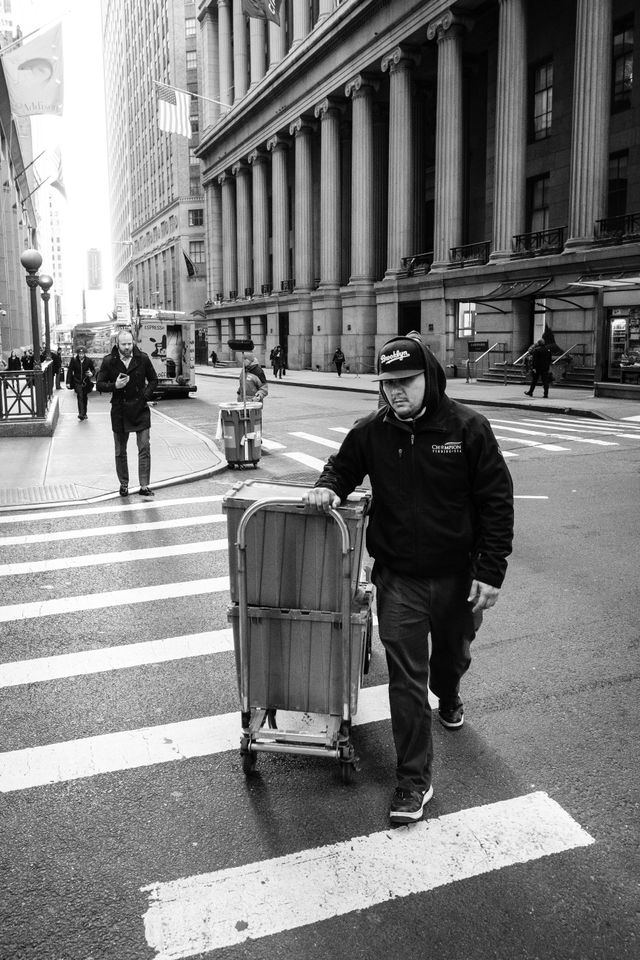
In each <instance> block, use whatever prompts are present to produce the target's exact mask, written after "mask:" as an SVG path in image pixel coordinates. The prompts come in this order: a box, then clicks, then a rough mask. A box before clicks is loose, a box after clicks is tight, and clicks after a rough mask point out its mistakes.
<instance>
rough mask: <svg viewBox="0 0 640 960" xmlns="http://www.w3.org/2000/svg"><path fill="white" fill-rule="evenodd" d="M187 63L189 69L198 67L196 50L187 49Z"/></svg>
mask: <svg viewBox="0 0 640 960" xmlns="http://www.w3.org/2000/svg"><path fill="white" fill-rule="evenodd" d="M186 65H187V70H197V69H198V54H197V51H196V50H187V57H186Z"/></svg>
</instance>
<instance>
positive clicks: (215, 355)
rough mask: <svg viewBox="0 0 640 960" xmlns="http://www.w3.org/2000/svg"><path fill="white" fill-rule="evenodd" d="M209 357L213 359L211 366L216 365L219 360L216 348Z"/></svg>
mask: <svg viewBox="0 0 640 960" xmlns="http://www.w3.org/2000/svg"><path fill="white" fill-rule="evenodd" d="M209 357H210V359H211V366H212V367H215V365H216V363H217V362H218V354H217V353H216V352H215V350H212V351H211V353H210V354H209Z"/></svg>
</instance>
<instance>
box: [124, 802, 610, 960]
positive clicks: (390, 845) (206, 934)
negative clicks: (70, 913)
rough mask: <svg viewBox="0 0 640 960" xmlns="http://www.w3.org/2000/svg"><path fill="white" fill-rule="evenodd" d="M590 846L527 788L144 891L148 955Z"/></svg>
mask: <svg viewBox="0 0 640 960" xmlns="http://www.w3.org/2000/svg"><path fill="white" fill-rule="evenodd" d="M345 802H349V801H348V800H345ZM593 843H595V841H594V838H593V837H592V836H590V834H588V833H587V832H586V830H584V829H583V828H582V827H581V826H580V825H579V824H578V823H577V822H576V821H575V820H574V819H573V818H572V817H571V816H570V815H569V814H568V813H567V812H566V811H565V810H563V809H562V807H561V806H560V805H559V804H558V803H556V801H555V800H552V799H551V798H550V797H549V796H548V795H547V794H546V793H543V792H536V793H530V794H525V795H524V796H521V797H514V798H513V799H511V800H502V801H498V802H496V803H490V804H485V805H483V806H477V807H470V808H468V809H466V810H460V811H458V812H456V813H451V814H445V815H443V816H441V817H438V818H437V819H433V820H423V821H421V822H420V823H417V824H414V825H412V826H410V827H405V828H403V829H395V830H383V831H380V832H377V833H371V834H369V835H368V836H359V837H351V838H349V839H348V840H343V841H340V842H338V843H332V844H328V845H326V846H323V847H315V848H312V849H309V850H300V851H297V852H295V853H291V854H287V855H285V856H281V857H273V858H272V859H269V860H264V861H262V862H256V863H249V864H243V865H241V866H237V867H231V868H228V869H225V870H218V871H216V872H212V873H204V874H200V875H196V876H192V877H182V878H180V879H178V880H173V881H169V882H161V883H154V884H151V885H149V886H145V887H142V888H141V892H142V893H146V894H148V895H149V907H148V909H147V912H146V913H145V915H144V930H145V936H146V940H147V944H148V945H149V947H151V948H152V949H154V950H155V951H156V954H155V957H156V960H180V958H187V957H193V956H196V955H198V956H200V955H202V954H205V953H209V952H210V951H213V950H217V949H223V948H225V947H231V946H236V945H238V944H241V943H244V942H245V941H247V940H251V941H255V940H259V939H261V938H263V937H267V936H272V935H273V934H277V933H282V932H283V931H285V930H294V929H297V928H300V927H305V926H309V925H310V924H315V923H320V922H322V921H323V920H330V919H331V918H333V917H337V916H345V915H346V914H349V913H353V912H355V911H359V910H367V909H369V908H371V907H373V906H375V905H376V904H380V903H386V902H388V901H390V900H394V899H396V898H399V897H408V896H411V895H415V894H420V893H426V892H427V891H429V890H434V889H436V888H438V887H442V886H444V885H445V884H450V883H455V882H459V881H461V880H465V879H468V878H470V877H478V876H482V875H483V874H487V873H493V872H495V871H496V870H501V869H504V868H506V867H511V866H514V865H515V864H522V863H528V862H530V861H535V860H539V859H541V858H542V857H548V856H551V855H553V854H558V853H562V852H563V851H567V850H573V849H576V848H578V847H587V846H590V845H591V844H593Z"/></svg>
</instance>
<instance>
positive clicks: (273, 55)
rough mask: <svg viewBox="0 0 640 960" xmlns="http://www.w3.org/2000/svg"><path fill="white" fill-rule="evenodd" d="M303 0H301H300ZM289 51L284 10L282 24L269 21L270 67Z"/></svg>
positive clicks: (299, 0)
mask: <svg viewBox="0 0 640 960" xmlns="http://www.w3.org/2000/svg"><path fill="white" fill-rule="evenodd" d="M298 2H301V0H298ZM286 52H287V37H286V34H285V32H284V12H283V14H282V17H281V21H280V26H278V24H277V23H274V22H273V20H270V21H269V67H275V65H276V64H277V63H280V61H281V60H284V57H285V54H286Z"/></svg>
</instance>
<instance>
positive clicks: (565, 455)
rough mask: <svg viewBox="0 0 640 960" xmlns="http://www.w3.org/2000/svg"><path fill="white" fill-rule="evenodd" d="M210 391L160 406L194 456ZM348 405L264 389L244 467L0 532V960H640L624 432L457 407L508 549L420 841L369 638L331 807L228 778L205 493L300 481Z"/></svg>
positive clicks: (213, 388)
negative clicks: (472, 430) (511, 545)
mask: <svg viewBox="0 0 640 960" xmlns="http://www.w3.org/2000/svg"><path fill="white" fill-rule="evenodd" d="M228 387H229V385H228V384H225V383H224V382H223V381H216V380H211V381H207V382H201V384H200V386H199V391H198V394H197V395H196V396H195V397H191V398H190V399H189V400H186V401H163V402H162V404H161V406H160V409H161V410H162V411H163V412H166V414H167V415H169V416H171V417H174V418H177V419H178V418H179V419H180V420H181V421H182V422H184V423H185V424H187V425H188V426H190V427H192V428H193V429H196V430H198V431H199V432H201V433H203V434H204V435H205V436H207V437H209V438H211V439H213V438H214V437H215V433H216V427H217V404H219V403H220V402H221V401H226V400H229V399H230V397H229V389H228ZM374 405H375V397H372V396H367V395H358V394H353V393H340V394H336V393H335V392H330V391H323V390H305V389H302V388H300V389H298V388H295V387H291V386H288V387H287V388H286V389H285V388H284V387H283V388H280V389H279V388H278V386H277V385H275V386H274V388H273V389H272V391H271V393H270V396H269V398H268V399H267V401H266V403H265V408H264V437H265V448H264V451H263V455H262V458H261V461H260V464H259V466H258V468H257V469H256V470H244V471H238V470H229V469H225V470H222V471H221V472H218V473H216V474H215V475H214V476H213V477H211V478H209V479H207V480H198V481H196V482H193V483H189V484H184V485H181V486H178V487H172V488H167V489H162V490H159V491H158V492H157V495H156V498H155V500H154V501H153V502H152V503H147V502H135V503H123V502H120V501H119V500H116V501H107V502H104V503H100V504H93V505H83V504H77V505H74V506H65V507H52V508H46V509H42V510H38V511H23V512H21V511H20V510H19V509H16V510H15V511H5V512H3V513H0V630H1V631H2V637H3V642H2V646H1V648H0V686H2V688H3V698H2V713H1V717H2V721H1V722H2V727H1V729H2V740H3V745H2V751H3V752H2V753H0V793H1V794H2V800H1V802H2V807H3V817H2V821H1V825H0V869H1V871H2V877H3V897H2V901H1V902H0V919H1V924H0V957H1V958H2V960H14V958H15V960H18V958H19V960H23V958H24V960H35V958H38V960H103V958H104V960H107V958H109V960H112V958H114V957H117V958H118V960H146V958H154V957H157V958H165V957H166V958H167V960H168V958H177V957H199V958H200V957H212V958H213V957H224V960H240V958H242V960H254V958H255V960H263V958H265V957H275V958H282V960H294V958H296V960H297V958H304V960H321V958H322V960H325V958H326V957H328V956H331V957H333V958H338V960H342V958H344V960H347V958H352V957H355V958H362V960H365V958H367V960H369V958H372V960H389V958H392V960H395V958H398V960H400V958H404V957H405V956H408V955H417V956H424V955H427V954H429V955H432V956H434V957H438V958H439V960H460V958H463V957H464V958H465V960H493V958H496V960H514V958H518V960H519V958H525V960H528V958H540V960H542V958H545V960H546V958H549V957H553V958H554V960H573V958H575V960H605V958H606V960H611V958H615V960H635V958H636V957H637V956H638V954H639V952H640V949H639V943H638V937H639V935H640V911H639V909H638V904H639V903H640V899H639V897H638V894H639V892H640V890H639V878H640V869H639V868H640V862H639V860H640V858H639V855H638V843H637V838H638V805H639V801H638V795H639V791H638V787H639V780H640V776H639V774H638V770H639V769H640V748H639V746H638V744H639V743H640V736H639V733H640V730H639V726H640V721H639V719H638V713H637V709H636V704H637V702H638V696H639V694H640V689H639V688H640V683H639V671H638V648H639V645H640V634H639V632H638V602H637V571H636V569H635V568H636V564H635V556H636V554H637V543H638V536H639V534H640V530H639V526H640V522H639V520H638V512H637V495H638V470H639V466H640V426H639V425H638V423H637V422H636V423H631V422H627V423H625V422H622V421H619V422H618V421H607V422H602V421H595V420H593V421H592V420H589V419H588V418H579V419H578V418H572V417H569V416H566V415H564V414H563V413H562V412H558V413H546V412H539V411H534V410H516V411H514V410H508V409H504V408H495V409H494V408H488V407H484V408H483V409H482V412H483V413H484V414H485V415H486V416H488V417H489V419H490V421H491V423H492V425H493V428H494V431H495V432H496V434H497V435H498V436H499V437H500V442H501V445H502V448H503V451H504V453H505V456H506V457H507V460H508V463H509V467H510V469H511V472H512V475H513V479H514V487H515V493H516V541H515V549H514V554H513V557H512V558H511V561H510V567H509V572H508V575H507V581H506V583H505V587H504V590H503V592H502V595H501V598H500V601H499V603H498V605H497V607H496V608H495V609H494V611H492V613H491V614H490V615H488V616H487V617H486V618H485V623H484V624H483V627H482V629H481V631H480V633H479V634H478V637H477V639H476V641H475V643H474V661H473V664H472V667H471V670H470V672H469V674H468V676H467V678H465V681H464V689H463V696H464V700H465V706H466V723H465V726H464V727H463V728H462V730H460V731H458V732H456V733H451V732H449V731H445V730H444V729H443V728H441V727H440V726H439V725H437V724H436V729H435V769H434V787H435V796H434V799H433V801H432V802H431V803H430V804H429V807H428V808H427V815H426V817H425V820H424V822H423V823H422V824H420V825H417V826H414V827H410V828H400V829H396V830H390V829H389V827H388V821H387V811H388V802H389V798H390V794H391V792H392V790H393V783H394V776H393V772H394V771H393V768H394V756H393V746H392V740H391V730H390V724H389V718H388V705H387V703H386V690H385V683H386V667H385V662H384V655H383V651H382V649H381V647H380V644H379V641H378V639H377V634H376V633H375V631H374V647H373V658H372V665H371V670H370V672H369V674H368V675H367V676H366V677H365V681H364V684H363V689H362V690H361V691H360V704H359V710H358V714H357V716H356V723H355V727H354V734H353V736H354V742H355V745H356V748H357V752H358V755H359V758H360V770H359V772H358V773H357V774H356V776H355V778H354V781H353V783H351V784H349V785H345V784H343V783H342V780H341V777H340V772H339V769H338V766H337V764H335V763H334V762H330V761H318V760H310V759H308V758H305V757H299V756H288V757H281V756H280V757H275V756H268V755H261V756H260V757H259V758H258V765H257V768H256V773H255V775H254V776H252V777H249V778H246V777H245V775H244V774H243V772H242V765H241V762H240V757H239V755H238V748H237V744H238V740H239V735H240V730H239V728H240V724H239V714H238V700H237V687H236V668H235V660H234V655H233V650H232V641H231V637H230V631H229V625H228V622H227V607H228V603H229V593H228V580H227V577H228V572H229V571H228V562H227V542H226V523H225V518H224V516H223V514H222V504H221V498H222V497H223V496H224V495H225V494H226V493H228V491H229V490H230V489H231V488H232V486H233V485H234V484H238V483H243V482H246V481H247V480H252V479H276V480H283V481H286V482H301V483H310V482H312V480H313V479H314V478H315V476H316V475H317V472H318V469H319V465H320V464H321V463H322V462H323V461H324V459H325V458H326V456H328V455H329V454H330V453H331V451H332V449H335V447H336V445H338V444H339V443H340V439H341V436H343V435H344V431H345V430H346V429H348V427H349V426H350V424H351V423H352V422H353V420H354V419H356V418H357V417H358V416H362V415H363V414H365V413H366V412H368V411H369V410H371V409H373V407H374Z"/></svg>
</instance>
